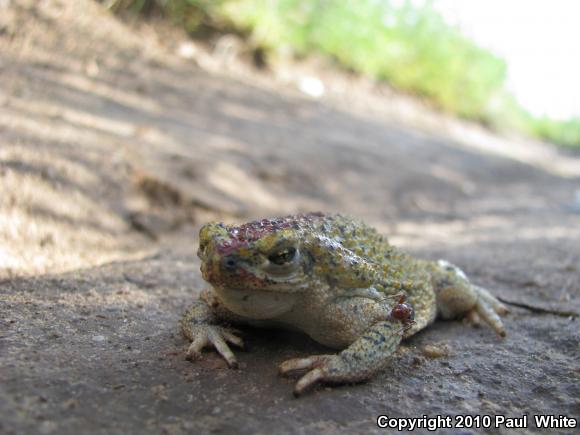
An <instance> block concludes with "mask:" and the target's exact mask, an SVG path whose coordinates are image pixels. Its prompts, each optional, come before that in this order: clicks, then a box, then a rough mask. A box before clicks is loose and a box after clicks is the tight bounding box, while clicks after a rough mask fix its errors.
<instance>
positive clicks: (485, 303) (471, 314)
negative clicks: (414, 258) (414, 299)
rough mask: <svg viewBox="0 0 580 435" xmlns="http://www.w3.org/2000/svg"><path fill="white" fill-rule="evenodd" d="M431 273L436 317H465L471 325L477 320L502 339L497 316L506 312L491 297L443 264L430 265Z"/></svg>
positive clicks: (500, 326) (505, 309)
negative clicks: (435, 300)
mask: <svg viewBox="0 0 580 435" xmlns="http://www.w3.org/2000/svg"><path fill="white" fill-rule="evenodd" d="M431 274H432V278H433V284H434V288H435V294H436V297H437V312H438V314H439V316H441V317H442V318H444V319H455V318H460V317H467V318H468V319H469V320H471V321H473V322H477V320H478V319H479V318H481V319H483V320H484V321H485V322H486V323H487V324H489V326H491V328H492V329H493V330H494V331H495V332H497V334H498V335H501V336H502V337H504V336H505V328H504V326H503V323H502V321H501V319H500V317H499V315H500V314H505V313H507V311H508V310H507V308H506V306H505V305H504V304H502V303H501V302H500V301H499V300H498V299H497V298H496V297H495V296H493V295H492V294H491V293H489V292H488V291H487V290H486V289H484V288H482V287H478V286H476V285H473V284H471V283H470V282H469V280H468V279H467V277H466V276H465V273H463V271H462V270H461V269H459V268H458V267H457V266H454V265H453V264H451V263H448V262H447V261H444V260H439V261H438V262H437V263H433V266H432V270H431Z"/></svg>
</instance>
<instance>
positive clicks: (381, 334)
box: [279, 321, 405, 396]
mask: <svg viewBox="0 0 580 435" xmlns="http://www.w3.org/2000/svg"><path fill="white" fill-rule="evenodd" d="M404 330H405V328H404V327H402V326H401V325H400V324H399V323H398V322H387V321H384V322H378V323H376V324H375V325H373V326H372V327H371V328H370V329H369V330H368V331H367V332H366V333H365V334H364V335H363V336H361V337H360V338H359V339H358V340H356V341H355V342H354V343H353V344H351V345H350V346H349V347H348V348H347V349H345V350H343V351H342V352H341V353H339V354H338V355H315V356H310V357H308V358H295V359H291V360H288V361H285V362H283V363H282V364H280V367H279V370H280V374H281V375H293V374H297V373H299V372H304V371H307V373H306V374H305V375H304V376H302V378H300V380H299V381H298V382H297V383H296V386H295V387H294V395H295V396H300V395H301V394H302V393H304V392H305V391H306V390H307V389H308V388H310V387H311V386H313V385H315V384H317V383H319V382H325V383H333V384H340V383H349V382H361V381H364V380H367V379H369V378H371V377H372V376H373V375H374V374H375V373H376V372H377V371H379V370H380V369H381V368H382V367H383V366H384V365H385V363H386V362H387V361H388V359H389V357H390V356H391V355H392V354H393V352H394V351H395V350H396V348H397V346H398V345H399V343H400V341H401V337H402V336H403V332H404Z"/></svg>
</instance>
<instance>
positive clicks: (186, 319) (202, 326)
mask: <svg viewBox="0 0 580 435" xmlns="http://www.w3.org/2000/svg"><path fill="white" fill-rule="evenodd" d="M233 316H234V314H233V313H229V312H227V311H226V310H225V308H224V307H223V306H221V305H220V304H219V303H218V302H217V300H216V299H215V298H214V297H213V296H212V294H211V292H210V291H205V292H203V293H202V295H201V296H200V299H199V300H198V301H196V302H195V303H194V304H193V305H191V307H189V308H188V310H187V311H186V312H185V314H184V315H183V317H182V318H181V321H180V325H181V331H182V332H183V335H185V336H186V337H187V338H188V339H189V340H191V345H190V346H189V348H188V349H187V357H188V358H189V359H192V360H193V359H198V358H200V357H201V351H202V349H203V348H205V347H210V346H213V347H214V348H215V349H216V350H217V351H218V352H219V354H220V355H221V356H222V357H223V358H224V359H225V360H226V362H227V363H228V365H229V366H230V367H237V366H238V362H237V360H236V357H235V356H234V354H233V352H232V351H231V350H230V347H229V346H228V343H231V344H234V345H236V346H238V347H243V346H244V343H243V341H242V339H241V338H239V337H238V336H237V335H236V331H235V330H233V329H230V328H228V327H226V326H223V325H220V324H219V322H220V321H222V322H223V321H224V320H225V321H228V320H231V319H229V318H230V317H233Z"/></svg>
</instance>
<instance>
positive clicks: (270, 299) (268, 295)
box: [215, 287, 299, 320]
mask: <svg viewBox="0 0 580 435" xmlns="http://www.w3.org/2000/svg"><path fill="white" fill-rule="evenodd" d="M215 291H216V293H217V294H218V296H219V298H220V300H221V301H222V302H223V304H224V305H225V306H226V308H227V309H228V310H230V311H232V312H234V313H236V314H238V315H240V316H244V317H248V318H250V319H258V320H265V319H275V318H277V317H279V316H281V315H283V314H285V313H287V312H289V311H290V310H292V308H293V307H294V305H295V304H296V301H297V300H298V297H299V295H298V294H296V293H284V292H272V291H260V290H245V289H228V288H223V287H215Z"/></svg>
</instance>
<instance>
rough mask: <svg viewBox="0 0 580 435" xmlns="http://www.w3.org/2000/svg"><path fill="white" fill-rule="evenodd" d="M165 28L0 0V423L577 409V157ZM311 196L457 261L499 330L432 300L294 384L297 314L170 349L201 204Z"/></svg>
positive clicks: (302, 342)
mask: <svg viewBox="0 0 580 435" xmlns="http://www.w3.org/2000/svg"><path fill="white" fill-rule="evenodd" d="M166 35H169V36H171V35H173V34H172V33H163V32H158V31H154V30H152V29H150V28H147V27H145V28H141V29H139V30H135V29H131V28H130V27H128V26H127V25H125V24H123V23H122V22H120V21H118V20H117V19H116V18H114V17H112V16H111V15H110V14H109V13H107V12H106V11H104V10H103V9H102V8H101V7H100V6H99V5H98V4H96V3H93V2H91V1H88V0H79V1H74V2H71V1H65V0H60V1H58V0H41V1H34V0H12V1H10V0H9V1H3V2H2V1H0V83H1V85H0V316H1V329H0V366H1V367H2V369H1V370H0V380H1V383H0V432H2V433H6V434H36V433H46V434H48V433H54V434H77V433H95V434H96V433H103V434H105V433H106V434H110V433H140V434H143V433H167V434H180V433H199V434H209V433H243V434H245V433H299V434H302V433H303V434H309V433H375V432H376V433H382V432H384V430H382V429H378V428H377V426H376V424H375V422H376V417H377V416H378V415H380V414H387V415H389V416H397V417H421V416H423V415H425V414H427V415H430V416H435V415H458V414H469V415H473V416H475V415H484V414H487V415H492V416H494V415H509V416H515V417H521V416H522V415H524V414H527V415H530V416H532V415H535V414H555V415H566V416H568V417H575V418H577V419H578V418H579V416H580V382H579V380H580V379H579V378H580V345H579V337H580V333H579V323H578V322H579V319H578V317H579V316H580V214H579V213H580V198H579V195H580V193H579V191H580V156H578V155H574V154H571V153H569V152H565V151H562V150H558V149H556V148H554V147H552V146H549V145H545V144H540V143H534V142H531V141H524V140H520V139H511V140H509V139H505V138H501V137H497V136H494V135H493V134H491V133H489V132H486V131H485V130H483V129H482V128H480V127H478V126H473V125H468V124H466V123H461V122H458V121H454V120H452V119H449V118H448V117H446V116H444V115H441V114H436V113H433V112H432V111H430V110H429V109H428V108H425V107H423V106H422V105H421V104H419V103H416V102H409V99H408V98H406V97H401V96H397V95H395V94H392V93H390V92H388V91H385V90H384V89H385V88H381V87H378V86H377V87H373V86H371V85H368V84H367V85H365V86H358V87H357V83H359V84H360V82H356V81H354V82H353V81H349V80H346V79H344V77H342V76H340V77H336V78H332V79H331V78H329V79H328V86H327V89H328V90H329V91H328V93H327V95H325V96H324V97H323V98H321V99H313V98H310V97H308V96H306V95H304V94H302V93H301V92H299V91H298V90H297V89H296V87H295V86H293V84H292V79H290V80H288V79H287V78H288V77H289V76H290V77H292V74H297V77H298V76H299V75H300V74H303V72H301V70H300V69H299V68H298V67H297V68H296V70H291V71H290V72H286V73H285V75H284V76H285V77H286V79H285V81H284V80H280V79H279V74H278V76H277V73H275V72H272V71H269V72H262V73H260V72H256V71H252V70H251V68H246V69H244V68H243V67H242V66H240V65H238V64H237V63H236V60H230V59H225V60H224V57H223V56H222V57H220V56H217V57H216V56H213V57H211V56H210V57H208V55H207V53H205V52H203V50H202V49H199V52H197V54H196V53H194V55H193V56H189V55H187V56H185V55H184V54H183V52H182V53H181V56H179V55H177V54H176V53H175V52H176V50H177V49H178V47H179V44H180V43H181V42H182V41H178V40H175V41H173V40H171V39H170V38H168V37H167V36H166ZM176 35H179V34H178V33H176ZM182 51H183V50H182ZM194 51H195V50H194ZM218 54H219V53H218ZM189 57H193V58H192V59H189ZM230 61H231V62H230ZM232 62H233V63H232ZM290 68H291V67H290ZM293 71H294V72H293ZM312 210H321V211H329V212H334V211H340V212H344V213H350V214H353V215H356V216H358V217H361V218H363V219H364V220H366V221H367V222H369V223H371V224H373V225H375V226H376V227H377V228H379V229H380V230H381V231H383V232H384V233H385V234H388V235H389V236H390V239H391V241H392V242H393V243H395V244H397V245H399V246H401V247H403V248H405V249H407V250H409V251H410V252H412V253H414V254H416V255H419V256H422V257H425V258H433V259H436V258H446V259H448V260H450V261H452V262H454V263H456V264H457V265H459V266H460V267H462V268H463V269H464V270H465V271H466V272H467V273H468V274H469V275H470V276H471V277H472V279H473V281H475V282H476V283H478V284H480V285H483V286H485V287H487V288H489V289H491V290H492V291H493V292H494V293H495V294H497V295H498V296H500V297H501V298H502V299H503V300H504V301H506V302H508V303H510V304H511V305H510V307H511V313H510V314H509V315H508V316H507V317H506V318H505V323H506V326H507V331H508V336H507V337H506V338H505V339H503V340H502V339H499V338H497V337H496V336H495V335H494V334H493V333H491V331H490V330H488V329H485V328H481V329H474V328H470V327H467V326H466V325H464V324H462V323H461V322H439V323H436V324H435V325H433V327H431V328H429V329H427V330H425V331H423V332H422V333H420V334H418V335H417V336H415V337H412V338H411V339H409V340H407V341H406V342H405V343H404V345H403V346H402V347H401V348H400V350H399V352H398V353H397V354H396V355H395V357H394V358H393V360H392V362H391V364H390V365H389V367H388V368H387V369H386V370H385V371H384V372H383V373H382V374H381V375H379V376H378V377H376V378H375V379H373V380H372V381H370V382H368V383H365V384H362V385H355V386H343V387H340V388H334V389H329V388H324V387H323V388H318V389H316V390H315V391H313V392H311V393H310V394H308V395H306V396H305V397H303V398H300V399H294V398H293V397H292V395H291V389H292V383H293V381H292V380H288V379H282V378H279V377H278V376H277V371H276V367H277V364H278V363H280V362H282V361H283V360H285V359H288V358H291V357H298V356H305V355H309V354H313V353H323V352H325V351H327V349H324V348H323V347H322V346H320V345H318V344H316V343H314V342H313V341H311V340H309V339H308V338H306V337H304V336H302V335H299V334H293V333H289V332H279V331H263V330H247V331H245V332H246V333H245V339H246V341H247V342H248V347H249V349H248V350H247V351H245V352H240V353H238V357H239V360H240V363H241V368H240V369H239V370H230V369H228V368H227V367H226V366H225V364H224V363H223V362H222V361H221V360H220V358H219V357H218V356H216V355H215V354H214V353H212V352H208V353H207V355H206V357H205V359H204V360H202V361H200V362H198V363H196V364H192V363H190V362H188V361H186V360H185V359H184V350H185V349H186V345H187V343H186V340H185V339H183V338H182V337H181V335H180V334H179V330H178V327H177V321H178V319H179V316H180V315H181V314H182V312H183V310H184V308H185V306H186V305H187V304H188V303H189V302H191V301H192V300H193V299H194V298H195V297H196V296H197V294H198V292H199V291H200V290H201V289H202V288H203V286H204V284H203V281H202V279H201V277H200V274H199V270H198V269H199V263H198V260H197V258H196V257H195V250H196V243H197V234H196V233H197V230H198V229H199V226H200V225H201V224H203V223H204V222H206V221H208V220H214V219H220V220H226V221H236V222H240V221H246V220H249V219H252V218H255V217H260V216H264V215H267V216H273V215H284V214H289V213H295V212H302V211H312ZM426 345H436V346H439V347H444V346H447V347H448V348H449V349H450V351H449V352H448V354H447V355H445V356H443V357H441V358H428V357H427V356H426V355H425V346H426ZM530 418H531V417H530ZM528 429H529V430H535V426H534V424H533V422H532V423H530V427H529V428H528ZM458 431H459V430H458V429H453V430H450V432H458ZM561 431H562V432H563V433H566V432H569V430H566V429H561ZM471 432H477V430H474V429H471V430H469V429H468V430H465V431H463V432H462V433H471ZM504 432H507V431H506V430H504Z"/></svg>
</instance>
